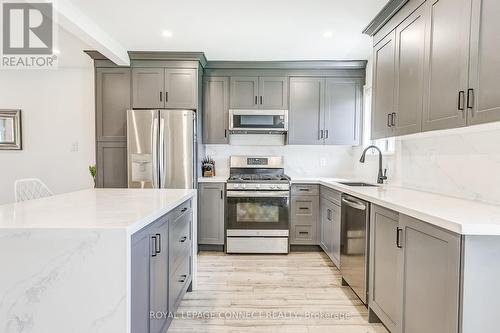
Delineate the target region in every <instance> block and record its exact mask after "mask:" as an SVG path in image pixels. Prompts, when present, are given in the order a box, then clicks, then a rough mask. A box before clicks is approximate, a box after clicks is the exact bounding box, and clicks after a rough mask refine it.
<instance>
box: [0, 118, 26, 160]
mask: <svg viewBox="0 0 500 333" xmlns="http://www.w3.org/2000/svg"><path fill="white" fill-rule="evenodd" d="M21 138H22V135H21V110H2V109H0V150H21V149H22V143H21Z"/></svg>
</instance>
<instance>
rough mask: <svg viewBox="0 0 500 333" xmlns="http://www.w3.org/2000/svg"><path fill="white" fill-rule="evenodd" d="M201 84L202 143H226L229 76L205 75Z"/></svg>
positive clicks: (227, 140) (227, 141)
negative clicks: (202, 87)
mask: <svg viewBox="0 0 500 333" xmlns="http://www.w3.org/2000/svg"><path fill="white" fill-rule="evenodd" d="M203 86H204V94H203V99H204V108H203V143H205V144H227V143H229V138H228V122H229V77H215V76H214V77H205V79H204V82H203Z"/></svg>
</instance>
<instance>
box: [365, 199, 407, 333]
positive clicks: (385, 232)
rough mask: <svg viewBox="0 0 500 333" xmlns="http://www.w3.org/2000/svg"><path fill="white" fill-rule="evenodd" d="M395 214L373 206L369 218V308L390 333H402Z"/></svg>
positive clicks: (396, 216) (400, 252)
mask: <svg viewBox="0 0 500 333" xmlns="http://www.w3.org/2000/svg"><path fill="white" fill-rule="evenodd" d="M398 228H399V218H398V213H396V212H393V211H390V210H388V209H385V208H382V207H379V206H376V205H373V204H372V206H371V217H370V259H369V260H370V268H369V274H370V278H369V283H368V286H369V289H370V291H369V293H368V295H369V302H368V303H369V307H370V309H371V310H372V311H374V312H375V314H376V315H377V316H378V317H379V318H380V319H381V320H382V322H383V323H384V324H385V325H386V326H387V328H388V329H389V331H391V332H392V333H399V332H401V288H402V286H401V276H400V274H399V266H400V265H401V260H402V250H401V249H400V248H398V245H397V244H396V241H397V233H398V232H400V231H398V230H399V229H398Z"/></svg>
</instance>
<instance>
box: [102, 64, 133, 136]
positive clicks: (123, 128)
mask: <svg viewBox="0 0 500 333" xmlns="http://www.w3.org/2000/svg"><path fill="white" fill-rule="evenodd" d="M130 89H131V81H130V68H97V69H96V129H97V141H126V140H127V110H128V109H130V105H131V98H130Z"/></svg>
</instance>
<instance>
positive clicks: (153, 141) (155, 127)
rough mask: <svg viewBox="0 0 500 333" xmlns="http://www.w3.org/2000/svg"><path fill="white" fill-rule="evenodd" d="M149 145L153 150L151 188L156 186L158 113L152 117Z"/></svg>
mask: <svg viewBox="0 0 500 333" xmlns="http://www.w3.org/2000/svg"><path fill="white" fill-rule="evenodd" d="M151 147H152V150H153V188H158V187H159V184H158V172H157V171H158V170H157V165H158V115H156V116H155V117H154V118H153V133H152V134H151Z"/></svg>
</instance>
